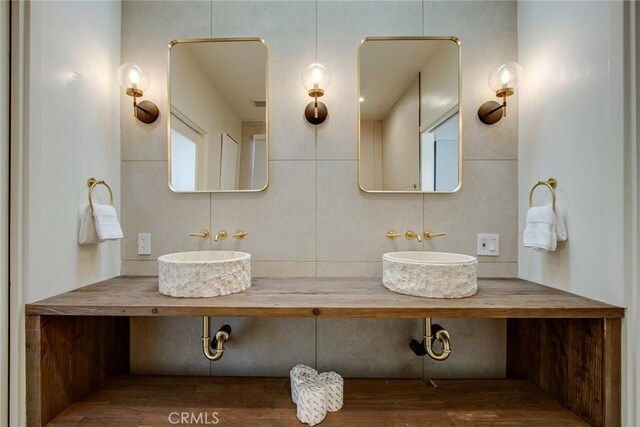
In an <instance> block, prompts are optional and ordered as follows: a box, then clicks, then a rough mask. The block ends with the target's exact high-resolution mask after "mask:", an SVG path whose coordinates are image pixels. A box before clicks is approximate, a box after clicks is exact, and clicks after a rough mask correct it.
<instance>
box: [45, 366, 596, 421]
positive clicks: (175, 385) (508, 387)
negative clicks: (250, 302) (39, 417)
mask: <svg viewBox="0 0 640 427" xmlns="http://www.w3.org/2000/svg"><path fill="white" fill-rule="evenodd" d="M435 384H436V385H437V387H433V386H430V385H426V384H425V383H424V382H423V381H422V380H385V379H346V380H345V402H344V407H343V408H342V409H341V410H340V411H339V412H332V413H328V414H327V417H326V418H325V420H324V421H323V422H322V424H321V425H322V426H323V427H325V426H326V427H332V426H334V427H335V426H363V427H364V426H367V427H379V426H435V427H445V426H446V427H458V426H478V427H480V426H486V427H488V426H509V427H525V426H526V427H552V426H564V427H570V426H587V424H586V423H585V422H584V421H582V420H581V419H580V418H579V417H577V416H576V415H574V414H573V413H571V412H570V411H569V410H567V409H565V408H564V407H562V405H560V404H559V403H558V402H556V401H555V400H553V399H552V398H550V397H549V396H548V395H547V394H545V393H544V392H542V391H541V390H540V389H539V388H538V387H536V386H535V385H533V384H532V383H530V382H528V381H519V380H436V381H435ZM289 390H290V389H289V380H288V378H246V377H243V378H231V377H228V378H215V377H144V376H122V377H117V378H113V379H110V380H108V381H107V382H106V383H105V385H104V386H103V387H102V388H100V389H99V390H98V391H96V392H95V393H93V394H90V395H88V396H87V397H85V398H83V399H81V400H79V401H78V402H76V403H74V404H73V405H72V406H71V407H69V408H68V409H67V410H65V411H64V412H62V413H61V414H60V415H59V416H58V417H56V418H55V419H54V420H53V421H52V422H51V423H50V424H49V426H52V427H53V426H55V427H80V426H83V427H85V426H118V427H143V426H154V427H161V426H171V425H176V424H172V423H171V421H170V419H169V416H170V415H171V414H172V413H182V412H186V413H187V414H189V416H191V414H194V416H195V417H198V416H200V417H201V418H200V420H201V421H203V422H201V423H191V424H190V425H213V424H212V421H213V420H214V415H213V413H217V414H216V415H215V419H217V420H218V421H219V422H218V425H224V426H232V427H248V426H269V427H278V426H282V427H284V426H295V427H297V426H301V425H302V424H300V422H299V421H298V420H297V418H296V409H295V405H294V404H293V403H292V402H291V395H290V391H289ZM200 414H202V415H200ZM204 414H207V415H206V416H207V417H208V421H209V424H206V423H205V422H204V421H205V418H204V417H205V415H204ZM177 416H178V415H173V416H172V419H171V420H172V421H175V420H176V419H178V418H176V417H177Z"/></svg>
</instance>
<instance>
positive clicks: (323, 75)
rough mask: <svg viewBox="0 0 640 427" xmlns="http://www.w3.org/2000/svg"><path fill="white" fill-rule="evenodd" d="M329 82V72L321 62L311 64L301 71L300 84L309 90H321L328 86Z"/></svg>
mask: <svg viewBox="0 0 640 427" xmlns="http://www.w3.org/2000/svg"><path fill="white" fill-rule="evenodd" d="M330 83H331V74H330V73H329V71H327V69H326V68H325V67H324V66H322V64H317V63H316V64H311V65H309V67H308V68H307V69H306V70H305V71H304V73H302V86H304V88H305V89H306V90H307V91H308V92H311V91H313V90H314V89H322V90H323V91H324V90H326V89H327V88H328V87H329V84H330Z"/></svg>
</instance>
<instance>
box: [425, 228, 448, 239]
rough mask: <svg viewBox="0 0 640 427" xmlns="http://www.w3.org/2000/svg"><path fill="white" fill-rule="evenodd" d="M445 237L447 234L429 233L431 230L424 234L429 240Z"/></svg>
mask: <svg viewBox="0 0 640 427" xmlns="http://www.w3.org/2000/svg"><path fill="white" fill-rule="evenodd" d="M444 235H445V233H434V232H433V231H429V230H427V231H425V232H424V238H425V239H427V240H429V239H432V238H434V237H440V236H444Z"/></svg>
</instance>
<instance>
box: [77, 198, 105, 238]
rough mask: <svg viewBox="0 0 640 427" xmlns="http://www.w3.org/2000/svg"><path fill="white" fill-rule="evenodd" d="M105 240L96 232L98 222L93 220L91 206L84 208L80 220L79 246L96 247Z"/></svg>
mask: <svg viewBox="0 0 640 427" xmlns="http://www.w3.org/2000/svg"><path fill="white" fill-rule="evenodd" d="M102 242H104V240H102V239H100V237H98V233H97V232H96V222H95V220H94V219H93V212H92V211H91V206H88V205H87V207H86V208H84V212H82V218H81V219H80V231H79V232H78V244H80V245H96V244H98V243H102Z"/></svg>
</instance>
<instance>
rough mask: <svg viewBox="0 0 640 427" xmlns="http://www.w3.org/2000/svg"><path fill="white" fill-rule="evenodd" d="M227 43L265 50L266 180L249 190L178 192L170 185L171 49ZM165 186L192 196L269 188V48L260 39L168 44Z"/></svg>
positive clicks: (207, 40) (189, 41) (211, 40)
mask: <svg viewBox="0 0 640 427" xmlns="http://www.w3.org/2000/svg"><path fill="white" fill-rule="evenodd" d="M227 42H260V43H262V44H263V45H264V49H265V73H264V74H265V75H264V79H265V92H266V93H265V97H266V101H267V105H266V107H265V134H266V141H265V149H266V162H267V179H266V182H265V184H264V187H262V188H258V189H250V190H193V191H178V190H176V189H174V188H173V186H172V185H171V48H173V46H175V45H177V44H186V43H227ZM166 111H167V112H168V113H167V114H168V116H169V117H168V118H167V184H168V186H169V189H171V191H173V192H174V193H178V194H192V193H259V192H261V191H264V190H266V189H267V188H268V187H269V180H270V173H269V169H270V167H269V140H270V135H269V47H268V46H267V43H266V42H265V41H264V39H262V38H261V37H229V38H208V39H207V38H205V39H176V40H172V41H171V42H169V45H168V46H167V109H166Z"/></svg>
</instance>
